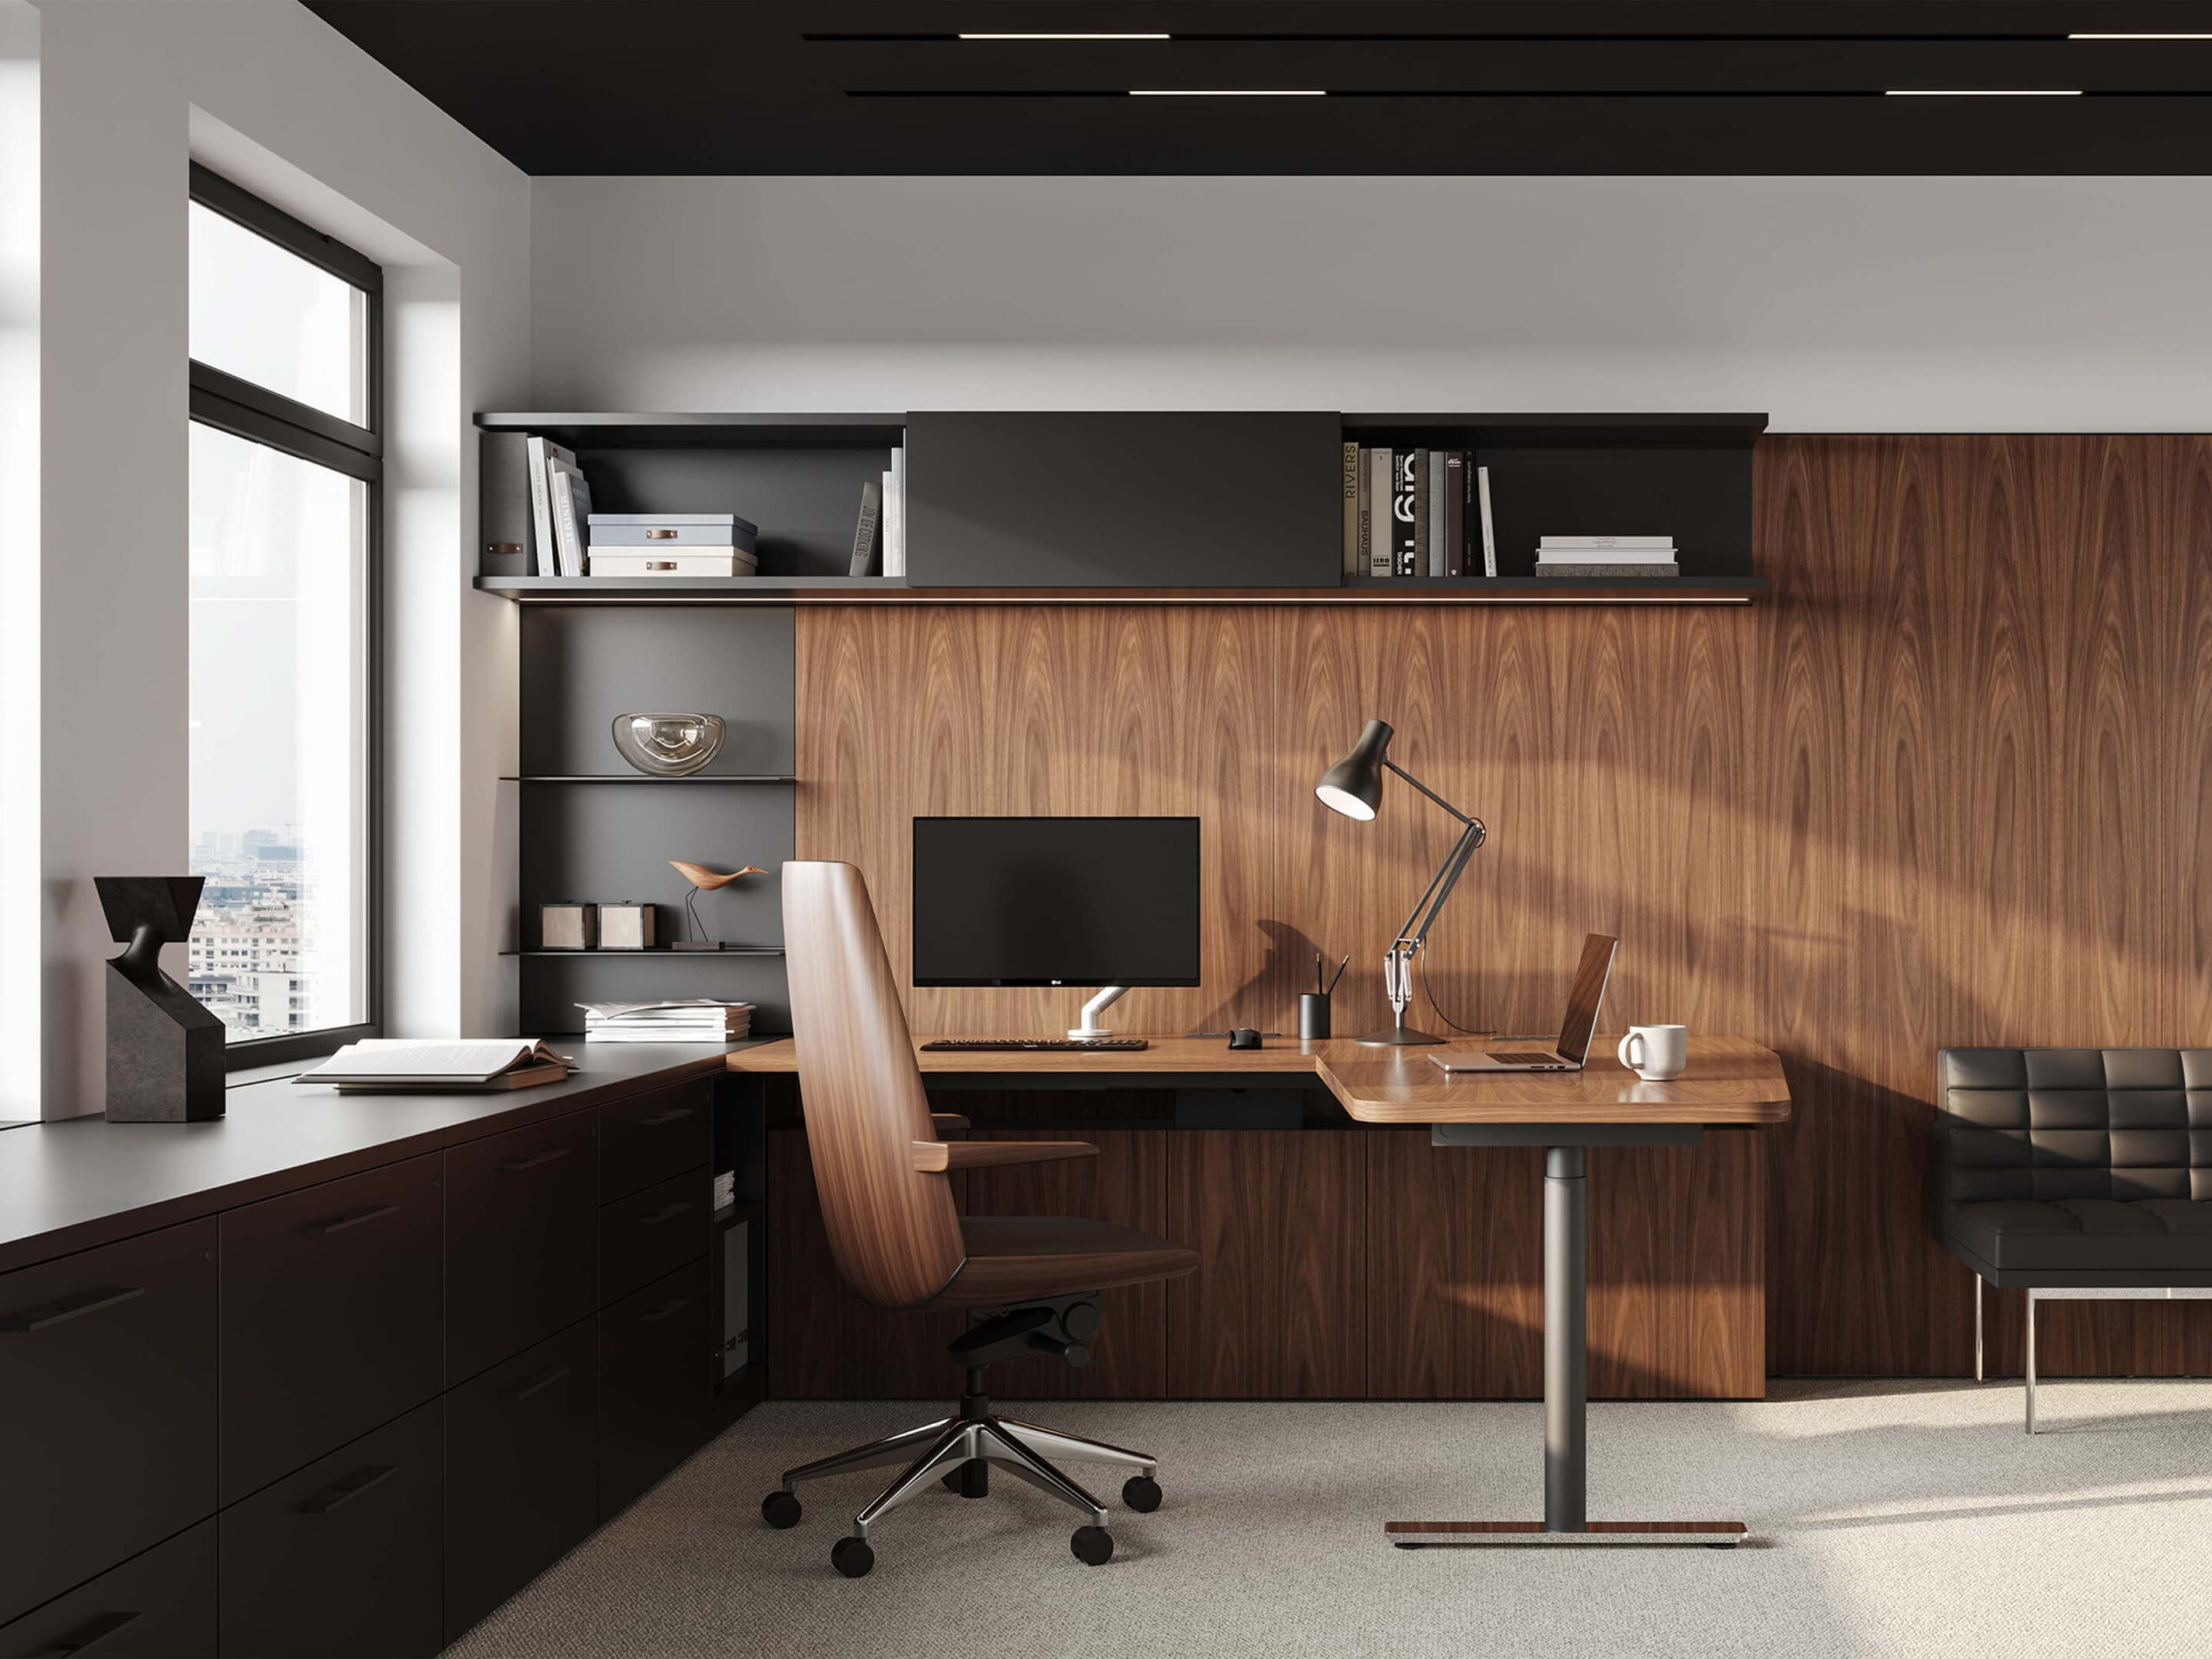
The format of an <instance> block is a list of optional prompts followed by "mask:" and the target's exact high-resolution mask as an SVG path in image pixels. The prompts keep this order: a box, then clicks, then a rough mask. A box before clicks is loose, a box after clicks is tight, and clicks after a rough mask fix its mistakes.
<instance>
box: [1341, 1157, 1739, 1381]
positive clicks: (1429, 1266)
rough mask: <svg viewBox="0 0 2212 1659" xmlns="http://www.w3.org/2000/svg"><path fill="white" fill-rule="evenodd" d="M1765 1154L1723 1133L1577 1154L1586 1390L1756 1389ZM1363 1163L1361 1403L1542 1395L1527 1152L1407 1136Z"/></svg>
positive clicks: (1537, 1258) (1536, 1182)
mask: <svg viewBox="0 0 2212 1659" xmlns="http://www.w3.org/2000/svg"><path fill="white" fill-rule="evenodd" d="M1765 1147H1766V1143H1765V1141H1764V1139H1763V1138H1762V1136H1761V1135H1758V1134H1756V1133H1741V1134H1738V1133H1726V1134H1716V1135H1707V1137H1706V1141H1705V1144H1704V1145H1703V1146H1702V1147H1659V1148H1637V1149H1627V1148H1619V1149H1608V1150H1604V1151H1599V1152H1597V1153H1594V1154H1592V1157H1591V1169H1590V1321H1589V1324H1590V1392H1591V1394H1592V1396H1594V1397H1596V1398H1599V1399H1607V1400H1689V1399H1695V1400H1702V1399H1714V1398H1757V1397H1758V1396H1759V1395H1763V1394H1764V1392H1765V1389H1766V1354H1765V1340H1764V1337H1765V1332H1764V1323H1763V1320H1764V1307H1763V1300H1764V1281H1765V1266H1766V1228H1765V1213H1764V1204H1763V1203H1762V1202H1760V1200H1761V1199H1762V1198H1763V1197H1764V1187H1765V1170H1764V1164H1765ZM1367 1160H1368V1163H1367V1170H1368V1203H1367V1216H1368V1223H1367V1250H1366V1271H1367V1349H1368V1373H1367V1391H1368V1393H1369V1395H1370V1396H1372V1397H1374V1398H1376V1399H1409V1400H1466V1399H1535V1398H1537V1397H1539V1396H1540V1395H1541V1394H1542V1393H1543V1318H1544V1274H1543V1249H1542V1238H1543V1234H1542V1225H1543V1173H1544V1172H1543V1154H1542V1153H1541V1151H1538V1150H1536V1149H1535V1148H1522V1147H1516V1148H1511V1149H1499V1150H1495V1151H1476V1150H1459V1151H1452V1152H1439V1151H1437V1150H1436V1149H1435V1148H1434V1147H1431V1146H1430V1145H1429V1144H1428V1137H1427V1135H1424V1134H1421V1133H1419V1132H1418V1131H1411V1130H1406V1131H1396V1132H1390V1133H1385V1134H1380V1135H1376V1136H1375V1137H1373V1138H1372V1139H1371V1140H1370V1141H1369V1142H1368V1151H1367ZM1747 1197H1748V1198H1750V1200H1751V1201H1750V1202H1748V1203H1747V1202H1745V1199H1746V1198H1747Z"/></svg>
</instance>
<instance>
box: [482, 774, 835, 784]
mask: <svg viewBox="0 0 2212 1659" xmlns="http://www.w3.org/2000/svg"><path fill="white" fill-rule="evenodd" d="M499 781H500V782H501V783H503V784H795V783H797V782H798V779H796V778H790V777H783V776H779V775H777V774H774V773H770V772H693V773H692V774H691V775H690V777H688V778H655V777H653V776H652V774H650V773H648V772H576V773H568V774H562V773H546V772H540V773H537V774H533V775H531V776H525V777H518V776H516V775H515V774H514V773H512V772H509V773H508V774H507V775H506V776H505V777H503V778H501V779H499Z"/></svg>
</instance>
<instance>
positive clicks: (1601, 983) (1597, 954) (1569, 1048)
mask: <svg viewBox="0 0 2212 1659" xmlns="http://www.w3.org/2000/svg"><path fill="white" fill-rule="evenodd" d="M1620 943H1621V942H1620V941H1619V940H1618V939H1616V938H1608V937H1607V936H1606V935H1605V934H1603V933H1589V934H1585V935H1584V936H1583V939H1582V960H1581V962H1580V963H1578V964H1577V965H1576V967H1575V969H1574V986H1573V989H1572V990H1570V991H1569V992H1568V993H1567V1019H1566V1021H1565V1022H1564V1023H1563V1024H1562V1025H1561V1026H1560V1030H1559V1052H1560V1055H1561V1056H1562V1057H1563V1058H1566V1059H1568V1060H1571V1061H1573V1063H1574V1064H1575V1065H1581V1064H1582V1063H1583V1062H1584V1061H1585V1060H1586V1059H1587V1058H1589V1056H1590V1036H1591V1033H1592V1032H1594V1031H1596V1030H1597V1029H1598V1009H1599V1006H1600V1005H1601V1004H1603V1003H1604V1001H1605V982H1606V981H1607V980H1608V979H1610V978H1611V976H1612V972H1613V952H1614V951H1616V950H1618V949H1619V948H1620Z"/></svg>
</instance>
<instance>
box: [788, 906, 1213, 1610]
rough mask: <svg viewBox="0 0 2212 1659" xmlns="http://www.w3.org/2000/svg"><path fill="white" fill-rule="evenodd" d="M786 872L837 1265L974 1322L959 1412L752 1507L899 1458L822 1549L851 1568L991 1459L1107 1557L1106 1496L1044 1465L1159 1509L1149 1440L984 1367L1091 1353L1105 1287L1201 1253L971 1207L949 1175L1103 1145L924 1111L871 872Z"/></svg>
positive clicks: (1126, 1230) (813, 1130) (796, 1033)
mask: <svg viewBox="0 0 2212 1659" xmlns="http://www.w3.org/2000/svg"><path fill="white" fill-rule="evenodd" d="M783 882H784V941H785V953H786V955H785V963H786V965H787V967H788V968H789V969H790V974H791V1040H792V1044H793V1046H794V1047H795V1048H796V1050H797V1052H798V1082H799V1092H800V1101H801V1105H802V1108H803V1109H804V1113H805V1117H806V1136H807V1147H808V1150H809V1152H810V1154H811V1156H812V1158H813V1160H814V1181H815V1185H816V1186H817V1188H818V1189H819V1190H820V1192H821V1198H822V1217H823V1223H824V1224H825V1225H826V1226H827V1228H828V1230H829V1248H830V1252H831V1254H832V1255H834V1256H835V1257H836V1262H837V1271H838V1274H840V1275H841V1276H842V1278H843V1280H844V1281H845V1282H846V1284H848V1285H849V1286H850V1287H852V1289H853V1290H854V1291H855V1293H856V1294H859V1295H861V1297H863V1298H865V1299H866V1300H868V1301H870V1302H873V1303H874V1304H875V1306H878V1307H885V1308H893V1309H900V1310H907V1309H912V1310H919V1309H925V1308H948V1307H957V1308H964V1309H966V1310H968V1312H969V1328H968V1330H967V1331H966V1332H963V1334H962V1335H961V1336H960V1337H959V1338H957V1339H956V1340H955V1341H954V1342H953V1343H952V1344H950V1355H951V1357H952V1360H953V1363H955V1364H957V1365H959V1366H960V1367H961V1368H962V1369H963V1370H964V1371H965V1373H966V1387H965V1389H964V1390H963V1393H962V1394H961V1396H960V1407H959V1411H958V1414H957V1415H955V1416H950V1417H941V1418H938V1420H937V1421H934V1422H930V1423H925V1424H923V1425H922V1426H921V1427H918V1428H911V1429H908V1430H906V1432H905V1433H899V1434H893V1435H892V1436H890V1437H889V1438H887V1439H886V1440H876V1441H873V1442H871V1443H870V1444H868V1445H867V1446H856V1447H855V1448H854V1449H853V1450H852V1451H850V1452H842V1453H841V1454H839V1455H838V1456H836V1457H833V1458H824V1459H821V1460H820V1461H819V1462H817V1463H810V1464H805V1465H801V1466H800V1467H798V1468H797V1469H793V1470H791V1471H788V1472H786V1473H785V1476H784V1478H783V1484H781V1485H780V1486H779V1488H778V1489H777V1490H776V1491H772V1492H771V1493H769V1494H768V1496H767V1497H766V1498H765V1499H763V1500H762V1501H761V1504H760V1513H761V1515H762V1516H763V1517H764V1518H765V1519H766V1521H767V1522H768V1524H769V1525H770V1526H772V1527H791V1526H796V1525H797V1524H798V1519H799V1501H798V1496H797V1494H796V1492H795V1491H794V1489H795V1488H796V1487H797V1486H798V1484H799V1483H800V1482H801V1481H803V1480H812V1479H814V1478H817V1477H818V1476H822V1475H833V1474H842V1473H844V1472H846V1471H849V1470H857V1469H874V1468H880V1467H882V1466H884V1465H889V1464H905V1465H906V1472H905V1473H903V1474H901V1475H900V1476H899V1478H898V1479H896V1480H894V1481H893V1482H892V1484H890V1485H889V1486H888V1487H887V1488H886V1489H885V1490H884V1491H882V1492H881V1493H880V1495H879V1496H878V1497H876V1499H875V1500H874V1502H873V1503H870V1504H868V1507H867V1508H865V1509H863V1510H861V1512H860V1514H859V1515H858V1516H857V1517H855V1520H854V1522H853V1529H852V1533H851V1535H849V1536H848V1537H845V1538H841V1539H840V1540H838V1541H837V1544H836V1548H833V1549H832V1550H831V1551H830V1555H829V1559H830V1561H831V1563H832V1564H833V1565H834V1566H835V1567H836V1569H837V1570H838V1571H839V1572H840V1573H843V1574H844V1575H845V1576H846V1577H848V1578H855V1579H856V1578H859V1577H860V1576H861V1574H862V1573H866V1572H867V1571H868V1568H869V1567H873V1566H874V1564H875V1554H874V1548H872V1547H871V1545H870V1544H869V1541H868V1538H869V1534H870V1532H871V1531H872V1529H874V1526H875V1525H876V1523H877V1522H880V1521H881V1520H882V1518H883V1517H884V1516H886V1515H887V1514H888V1513H889V1512H890V1511H891V1510H893V1509H895V1508H897V1507H898V1506H899V1504H901V1503H906V1501H907V1500H908V1499H910V1498H912V1497H915V1496H916V1495H917V1494H919V1493H923V1492H925V1491H929V1490H930V1489H931V1486H932V1484H937V1483H940V1482H941V1483H942V1484H944V1486H945V1487H946V1488H948V1489H949V1490H950V1491H956V1492H958V1493H959V1494H960V1495H961V1496H962V1497H984V1496H986V1495H987V1494H988V1491H989V1479H990V1470H991V1467H992V1465H998V1466H999V1467H1000V1468H1001V1469H1002V1470H1004V1471H1007V1472H1008V1473H1011V1474H1013V1475H1015V1476H1018V1477H1019V1478H1021V1479H1023V1480H1025V1481H1027V1482H1028V1483H1029V1484H1031V1485H1033V1486H1036V1487H1039V1488H1040V1489H1041V1490H1043V1491H1047V1492H1050V1493H1051V1494H1052V1496H1053V1497H1058V1498H1059V1499H1060V1500H1061V1501H1062V1502H1064V1503H1069V1504H1071V1505H1072V1506H1073V1507H1074V1508H1075V1509H1077V1510H1080V1511H1081V1512H1082V1513H1083V1514H1084V1516H1085V1517H1086V1519H1085V1523H1084V1525H1082V1526H1080V1527H1078V1528H1077V1529H1076V1531H1075V1535H1074V1536H1073V1538H1071V1540H1070V1543H1069V1547H1070V1548H1071V1549H1072V1550H1073V1551H1074V1553H1075V1554H1076V1556H1077V1559H1079V1560H1084V1561H1086V1562H1089V1563H1090V1565H1092V1566H1098V1565H1100V1564H1102V1563H1103V1562H1104V1561H1106V1560H1108V1559H1109V1557H1111V1556H1112V1554H1113V1553H1114V1540H1113V1536H1112V1535H1111V1534H1110V1533H1109V1532H1108V1531H1107V1513H1106V1508H1105V1506H1104V1505H1103V1504H1102V1503H1099V1501H1098V1500H1097V1499H1096V1498H1095V1497H1092V1496H1091V1495H1090V1493H1089V1492H1088V1491H1085V1490H1084V1488H1083V1487H1081V1486H1079V1485H1077V1484H1076V1483H1075V1482H1074V1481H1073V1480H1071V1479H1070V1478H1068V1477H1067V1476H1066V1475H1065V1474H1062V1473H1061V1472H1060V1471H1059V1470H1058V1468H1057V1467H1056V1466H1055V1465H1053V1463H1052V1462H1051V1461H1049V1459H1053V1458H1067V1459H1098V1460H1100V1461H1103V1462H1106V1463H1109V1464H1118V1465H1122V1467H1124V1468H1128V1469H1132V1470H1135V1473H1134V1474H1133V1475H1131V1476H1130V1477H1129V1478H1128V1482H1127V1483H1126V1484H1124V1485H1123V1486H1122V1501H1123V1502H1124V1503H1128V1506H1129V1507H1130V1508H1131V1509H1134V1510H1154V1509H1157V1508H1158V1507H1159V1506H1160V1486H1159V1483H1158V1481H1157V1479H1156V1478H1155V1477H1156V1476H1157V1475H1158V1473H1159V1465H1158V1463H1157V1462H1156V1461H1155V1460H1154V1459H1152V1458H1150V1457H1148V1456H1147V1455H1146V1454H1145V1453H1143V1452H1128V1451H1124V1450H1122V1448H1121V1447H1119V1446H1103V1445H1101V1444H1099V1443H1098V1442H1097V1441H1095V1440H1081V1439H1078V1438H1077V1437H1076V1436H1074V1435H1071V1434H1058V1433H1053V1432H1052V1430H1050V1429H1045V1428H1039V1427H1036V1426H1035V1425H1033V1424H1030V1423H1019V1422H1014V1421H1009V1420H1007V1419H1006V1418H1003V1417H1001V1416H999V1415H997V1414H995V1413H994V1412H993V1411H992V1410H991V1402H990V1400H989V1398H988V1395H986V1394H985V1393H984V1391H983V1370H984V1368H985V1367H986V1366H988V1365H995V1364H999V1363H1003V1362H1005V1361H1007V1360H1011V1359H1024V1358H1034V1357H1040V1356H1042V1357H1050V1356H1057V1357H1059V1358H1060V1359H1062V1360H1063V1361H1065V1362H1066V1363H1070V1364H1075V1365H1081V1364H1084V1363H1088V1362H1089V1359H1090V1346H1089V1344H1090V1340H1091V1338H1093V1337H1094V1336H1096V1333H1097V1330H1098V1297H1099V1293H1100V1292H1101V1291H1103V1290H1109V1289H1112V1288H1113V1287H1116V1286H1121V1285H1141V1284H1147V1283H1149V1282H1151V1281H1154V1280H1157V1279H1172V1278H1175V1277H1178V1276H1179V1275H1180V1274H1186V1273H1189V1272H1191V1271H1192V1269H1194V1268H1196V1267H1197V1266H1198V1252H1196V1251H1195V1250H1188V1249H1183V1248H1182V1247H1181V1246H1180V1245H1176V1244H1171V1243H1168V1242H1167V1241H1166V1240H1165V1239H1160V1238H1154V1236H1151V1235H1150V1234H1149V1233H1141V1232H1139V1231H1137V1230H1135V1228H1132V1227H1121V1226H1116V1225H1115V1224H1112V1223H1110V1222H1103V1221H1087V1220H1084V1219H1081V1218H1078V1217H1067V1216H1035V1217H1032V1216H991V1217H983V1216H969V1217H963V1216H962V1215H960V1214H959V1213H958V1212H957V1211H956V1210H955V1208H954V1207H953V1202H952V1188H951V1185H950V1180H949V1179H948V1176H949V1174H950V1172H951V1171H953V1170H956V1169H974V1168H981V1167H984V1166H991V1165H1001V1164H1021V1163H1040V1162H1045V1161H1047V1160H1054V1159H1062V1158H1095V1157H1096V1156H1097V1155H1098V1148H1097V1147H1093V1146H1089V1145H1086V1144H1084V1143H1083V1142H1080V1141H1033V1142H1014V1141H943V1140H940V1139H939V1138H938V1128H940V1127H944V1128H960V1127H963V1123H962V1121H961V1120H960V1119H958V1118H957V1117H950V1116H945V1117H942V1118H938V1119H936V1120H933V1119H932V1117H931V1112H930V1109H929V1099H928V1096H926V1095H925V1093H924V1091H923V1089H922V1075H921V1068H920V1067H919V1066H918V1065H917V1064H916V1062H915V1058H914V1046H913V1040H912V1038H911V1037H910V1036H909V1035H908V1033H907V1030H906V1014H905V1013H904V1011H903V1010H901V1008H900V1007H899V996H898V989H897V986H896V983H895V982H894V981H893V977H892V972H891V963H890V959H889V957H887V956H886V955H885V953H884V949H883V938H882V936H881V934H880V933H879V932H878V931H877V929H876V925H875V912H874V910H872V909H871V908H870V907H869V906H868V889H867V887H865V886H864V885H863V884H862V882H861V873H860V872H859V871H858V870H857V869H855V868H853V867H852V866H851V865H849V864H834V863H818V862H798V863H790V864H786V865H785V866H784V872H783Z"/></svg>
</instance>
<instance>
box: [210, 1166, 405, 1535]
mask: <svg viewBox="0 0 2212 1659" xmlns="http://www.w3.org/2000/svg"><path fill="white" fill-rule="evenodd" d="M439 1160H440V1154H437V1153H431V1154H428V1155H427V1156H424V1157H421V1158H410V1159H409V1160H407V1161H406V1162H404V1163H400V1164H392V1165H389V1166H386V1167H385V1168H382V1169H372V1170H370V1171H369V1172H368V1173H366V1174H363V1175H350V1176H348V1177H346V1179H344V1180H340V1181H325V1182H323V1183H322V1184H321V1185H317V1186H310V1187H308V1188H306V1189H304V1190H303V1191H301V1192H287V1193H285V1194H284V1195H283V1197H282V1198H270V1199H267V1200H265V1201H264V1202H263V1203H260V1204H250V1205H245V1207H244V1208H242V1209H238V1210H232V1211H227V1212H226V1214H225V1215H224V1217H223V1218H222V1224H223V1316H222V1331H223V1459H222V1461H223V1502H224V1503H235V1502H236V1501H237V1500H238V1499H239V1498H241V1497H245V1495H246V1494H247V1493H248V1492H251V1491H255V1490H256V1489H257V1488H259V1487H262V1486H265V1485H267V1484H269V1483H270V1481H272V1480H274V1479H276V1478H277V1477H278V1476H279V1475H284V1474H289V1473H290V1472H291V1471H293V1470H295V1469H296V1468H298V1467H299V1466H300V1465H302V1464H303V1463H307V1462H308V1461H310V1460H311V1459H315V1458H319V1457H321V1455H322V1454H323V1453H324V1452H327V1451H329V1450H330V1449H331V1448H332V1447H333V1446H343V1445H344V1444H345V1443H346V1441H348V1440H352V1439H353V1437H354V1436H355V1435H357V1434H363V1433H367V1432H368V1431H369V1430H370V1429H372V1428H374V1427H376V1426H377V1425H378V1423H385V1422H390V1421H391V1420H392V1419H393V1418H394V1417H397V1415H399V1414H400V1413H401V1412H403V1411H405V1410H407V1409H408V1408H410V1407H412V1406H417V1405H420V1404H422V1402H423V1401H425V1400H428V1399H430V1398H431V1397H432V1396H434V1395H435V1394H436V1393H437V1392H438V1389H439V1386H440V1384H441V1383H442V1381H443V1378H444V1368H443V1362H442V1357H441V1354H440V1351H439V1340H440V1335H441V1319H440V1306H439V1304H440V1301H441V1300H442V1288H443V1287H442V1263H441V1261H440V1249H441V1245H442V1239H443V1235H444V1217H443V1214H442V1210H443V1204H442V1197H443V1195H442V1193H441V1192H440V1191H439V1178H440V1173H441V1172H440V1166H439Z"/></svg>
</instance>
